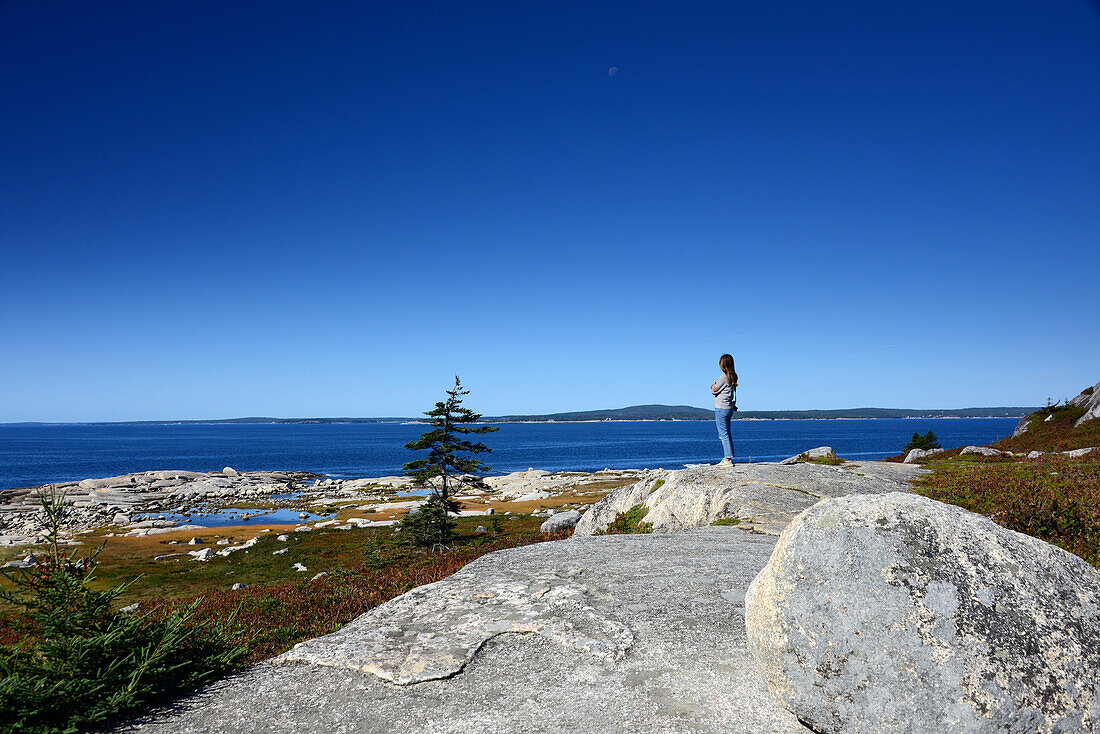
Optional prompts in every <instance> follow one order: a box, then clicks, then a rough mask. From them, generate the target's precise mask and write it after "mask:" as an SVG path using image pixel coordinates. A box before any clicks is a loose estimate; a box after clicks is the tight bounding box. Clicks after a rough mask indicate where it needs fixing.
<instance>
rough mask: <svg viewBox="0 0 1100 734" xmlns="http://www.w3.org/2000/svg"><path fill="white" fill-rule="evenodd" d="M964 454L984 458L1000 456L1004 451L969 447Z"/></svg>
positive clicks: (983, 447)
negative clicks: (978, 455) (977, 455)
mask: <svg viewBox="0 0 1100 734" xmlns="http://www.w3.org/2000/svg"><path fill="white" fill-rule="evenodd" d="M961 453H963V454H981V455H982V456H1000V455H1001V454H1003V453H1004V451H998V450H997V449H991V448H989V447H988V446H967V447H966V448H964V449H963V450H962V452H961Z"/></svg>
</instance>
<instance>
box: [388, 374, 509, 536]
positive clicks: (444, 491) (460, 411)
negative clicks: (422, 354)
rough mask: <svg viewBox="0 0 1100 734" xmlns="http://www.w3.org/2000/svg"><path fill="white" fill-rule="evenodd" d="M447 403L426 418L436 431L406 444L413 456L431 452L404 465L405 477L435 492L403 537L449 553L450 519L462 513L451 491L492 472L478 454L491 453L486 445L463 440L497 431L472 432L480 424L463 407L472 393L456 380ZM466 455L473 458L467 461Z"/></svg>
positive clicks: (405, 524) (406, 522)
mask: <svg viewBox="0 0 1100 734" xmlns="http://www.w3.org/2000/svg"><path fill="white" fill-rule="evenodd" d="M446 392H447V399H446V400H443V401H440V402H438V403H436V404H435V408H434V409H432V410H429V411H427V412H426V413H424V415H426V416H427V417H428V423H429V424H430V425H431V426H432V428H431V430H429V431H426V432H425V433H424V434H423V435H422V436H421V437H420V438H418V439H417V440H415V441H410V442H409V443H407V444H405V448H407V449H409V450H411V451H427V452H428V455H427V457H425V458H421V459H416V460H415V461H410V462H409V463H407V464H405V466H404V469H405V474H406V476H410V477H412V478H413V482H414V484H416V485H417V486H419V487H425V486H431V487H432V493H431V495H429V497H428V499H427V501H426V502H425V503H424V504H422V505H421V506H420V509H419V510H417V511H416V512H414V513H409V514H408V515H406V516H405V517H404V518H402V520H401V528H402V531H403V532H405V533H407V534H408V536H407V537H408V538H409V540H410V541H411V542H413V543H415V544H417V545H422V546H427V547H435V546H436V545H439V546H442V547H446V546H447V545H448V544H449V543H450V542H451V539H452V537H453V534H454V526H455V523H454V521H453V520H452V519H451V517H450V513H452V512H458V508H459V505H458V503H457V502H455V501H454V500H453V499H452V498H451V490H452V489H453V488H454V487H455V485H456V484H457V481H458V477H459V476H460V475H463V474H480V473H483V472H486V471H488V470H489V467H488V466H487V465H485V464H484V463H483V462H482V461H480V460H478V459H477V458H475V456H476V455H477V454H482V453H488V452H489V451H490V450H491V449H490V448H489V447H488V446H486V445H485V444H483V443H473V442H471V441H468V440H466V439H464V438H463V436H465V435H468V434H484V433H492V432H493V431H495V430H497V428H496V427H495V426H473V425H471V424H473V423H476V422H477V421H478V420H480V419H481V414H480V413H475V412H473V411H472V410H470V409H469V408H465V407H463V405H462V398H463V396H465V395H468V394H469V393H470V391H469V390H463V389H462V381H461V380H459V378H458V375H455V384H454V387H453V388H451V389H450V390H447V391H446ZM464 454H470V455H469V456H466V455H464Z"/></svg>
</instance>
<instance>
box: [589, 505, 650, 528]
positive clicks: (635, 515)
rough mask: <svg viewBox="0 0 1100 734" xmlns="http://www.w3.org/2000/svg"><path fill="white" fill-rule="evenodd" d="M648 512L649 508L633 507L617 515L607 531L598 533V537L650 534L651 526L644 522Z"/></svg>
mask: <svg viewBox="0 0 1100 734" xmlns="http://www.w3.org/2000/svg"><path fill="white" fill-rule="evenodd" d="M648 512H649V508H648V507H646V506H645V505H644V504H638V505H634V506H633V507H631V508H630V509H629V510H627V511H626V512H620V513H619V514H617V515H616V516H615V519H614V520H612V521H611V524H610V525H608V526H607V530H605V531H603V532H602V533H600V535H623V534H627V535H629V534H642V533H652V532H653V525H652V524H650V523H648V522H645V521H644V518H645V516H646V514H647V513H648Z"/></svg>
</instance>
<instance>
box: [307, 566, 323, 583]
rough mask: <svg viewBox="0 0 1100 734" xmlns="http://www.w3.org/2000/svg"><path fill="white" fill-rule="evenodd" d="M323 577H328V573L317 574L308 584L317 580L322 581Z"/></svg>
mask: <svg viewBox="0 0 1100 734" xmlns="http://www.w3.org/2000/svg"><path fill="white" fill-rule="evenodd" d="M302 570H303V571H304V570H305V569H304V568H303V569H302ZM325 576H328V571H322V572H321V573H319V574H317V575H316V576H314V577H313V578H311V579H310V582H313V581H316V580H318V579H323V578H324V577H325Z"/></svg>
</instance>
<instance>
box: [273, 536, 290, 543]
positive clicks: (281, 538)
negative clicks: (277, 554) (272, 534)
mask: <svg viewBox="0 0 1100 734" xmlns="http://www.w3.org/2000/svg"><path fill="white" fill-rule="evenodd" d="M275 540H279V541H282V542H283V543H285V542H287V541H288V540H290V536H289V535H279V536H277V537H276V538H275Z"/></svg>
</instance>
